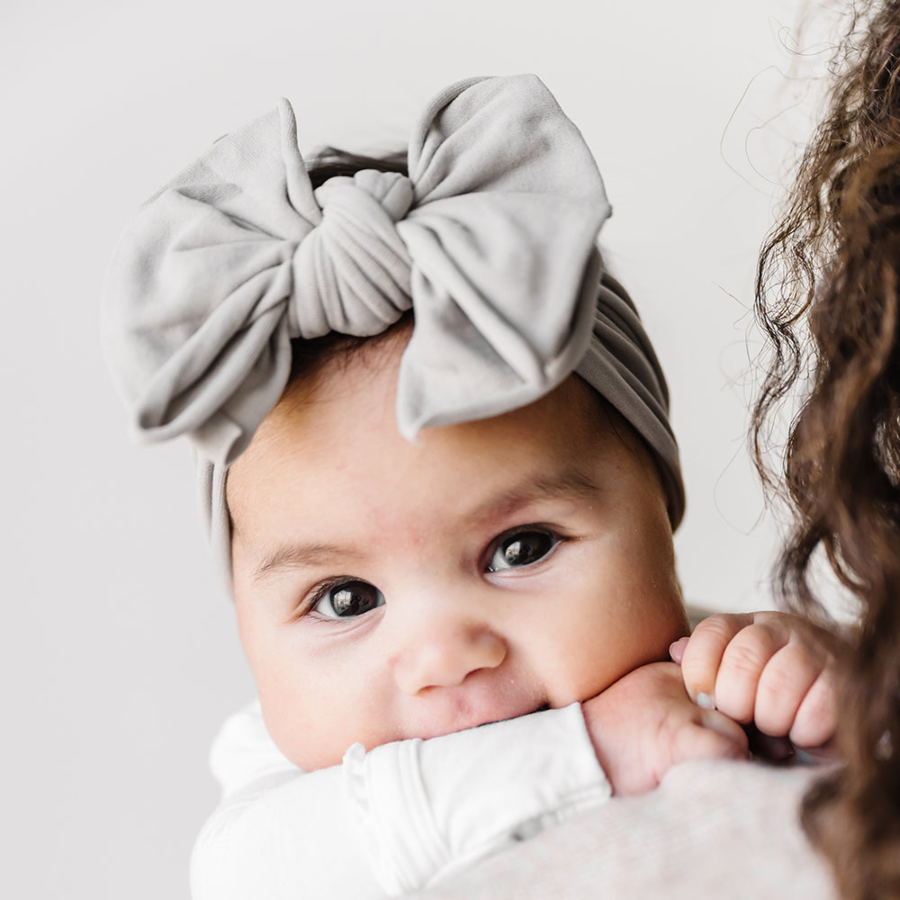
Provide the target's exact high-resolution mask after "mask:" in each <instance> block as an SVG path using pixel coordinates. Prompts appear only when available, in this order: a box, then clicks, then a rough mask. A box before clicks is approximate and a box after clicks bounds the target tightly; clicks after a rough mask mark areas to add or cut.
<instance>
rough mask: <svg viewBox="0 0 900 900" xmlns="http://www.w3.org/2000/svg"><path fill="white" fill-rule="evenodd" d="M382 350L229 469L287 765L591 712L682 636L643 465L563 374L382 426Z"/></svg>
mask: <svg viewBox="0 0 900 900" xmlns="http://www.w3.org/2000/svg"><path fill="white" fill-rule="evenodd" d="M404 343H405V338H404V337H403V336H402V335H401V336H400V337H396V336H392V337H389V338H387V339H386V340H384V341H382V342H379V343H378V344H376V345H375V346H374V349H372V350H370V349H369V347H368V346H367V347H366V348H364V350H363V352H362V353H361V354H360V355H359V356H356V357H353V358H351V360H350V361H349V362H344V361H342V362H340V363H338V364H335V363H329V364H326V365H325V367H324V368H323V369H322V370H321V371H320V373H319V375H318V376H317V377H316V378H315V379H314V380H313V381H312V382H311V383H310V382H306V383H304V384H302V385H301V386H300V387H297V388H294V389H293V390H292V391H291V392H290V393H289V394H288V396H287V397H286V398H285V399H284V400H283V401H282V402H281V403H280V404H279V406H278V407H277V408H276V410H275V411H274V412H273V413H272V414H271V415H270V416H269V418H268V419H267V420H266V421H265V423H264V424H263V426H262V427H261V428H260V430H259V432H258V433H257V435H256V437H255V438H254V441H253V444H252V445H251V447H250V449H249V450H248V451H247V452H246V453H245V454H244V456H242V457H241V458H240V459H239V460H238V462H237V463H236V464H235V465H234V466H233V468H232V470H231V473H230V475H229V482H228V499H229V505H230V508H231V511H232V515H233V519H234V539H233V559H234V592H235V601H236V605H237V614H238V625H239V629H240V635H241V641H242V643H243V646H244V650H245V652H246V654H247V658H248V660H249V663H250V666H251V669H252V670H253V674H254V676H255V679H256V684H257V687H258V690H259V697H260V700H261V703H262V709H263V715H264V718H265V721H266V725H267V727H268V729H269V732H270V733H271V735H272V738H273V739H274V741H275V742H276V744H277V745H278V747H279V748H280V749H281V751H282V752H283V753H284V754H285V755H286V756H287V757H288V758H289V759H290V760H291V761H292V762H294V763H295V764H296V765H298V766H300V767H301V768H303V769H307V770H310V769H317V768H321V767H323V766H329V765H334V764H337V763H339V762H340V761H341V757H342V756H343V754H344V752H345V751H346V750H347V748H348V747H349V746H350V745H351V744H353V743H355V742H357V741H358V742H361V743H362V744H363V745H365V747H366V748H367V749H371V748H373V747H376V746H378V745H380V744H384V743H387V742H389V741H395V740H400V739H404V738H413V737H419V738H429V737H434V736H437V735H441V734H446V733H448V732H452V731H459V730H461V729H464V728H470V727H473V726H475V725H480V724H483V723H486V722H492V721H496V720H499V719H507V718H511V717H514V716H520V715H524V714H526V713H529V712H532V711H534V710H537V709H540V708H543V707H560V706H565V705H567V704H569V703H572V702H574V701H576V700H586V699H588V698H590V697H593V696H594V695H596V694H597V693H599V692H600V691H602V690H603V689H604V688H606V687H607V686H608V685H610V684H611V683H612V682H614V681H616V680H617V679H618V678H620V677H621V676H622V675H624V674H625V673H627V672H629V671H631V670H632V669H634V668H636V667H637V666H640V665H642V664H644V663H647V662H651V661H654V660H658V659H664V658H666V656H667V648H668V645H669V643H670V642H671V641H673V640H675V639H677V638H678V637H680V636H682V635H683V634H685V633H686V623H685V618H684V610H683V606H682V602H681V595H680V590H679V586H678V582H677V578H676V575H675V566H674V554H673V549H672V535H671V529H670V527H669V520H668V517H667V514H666V505H665V500H664V496H663V492H662V489H661V487H660V483H659V478H658V475H657V473H656V470H655V467H654V465H653V462H652V461H651V459H650V457H649V454H648V453H647V451H646V450H645V449H644V448H643V446H642V445H641V444H640V442H639V441H638V440H637V439H636V438H635V437H634V436H633V435H632V434H631V432H630V430H629V429H628V428H627V426H625V425H624V424H623V423H622V421H621V420H619V419H618V418H616V419H612V418H611V417H609V416H607V415H605V414H604V413H603V412H602V411H601V410H600V409H599V404H598V402H597V399H596V398H595V397H594V396H593V395H592V393H591V391H590V389H589V388H588V387H587V386H586V385H585V384H584V383H583V382H582V381H581V380H580V379H578V378H577V377H572V378H570V379H569V380H568V381H566V382H565V383H564V384H563V385H562V386H561V387H559V388H558V389H557V390H555V391H554V392H553V393H551V394H550V395H548V396H547V397H545V398H543V399H542V400H540V401H538V402H537V403H535V404H533V405H531V406H529V407H526V408H524V409H521V410H517V411H515V412H511V413H508V414H506V415H502V416H498V417H496V418H493V419H488V420H485V421H481V422H471V423H466V424H463V425H455V426H451V427H448V428H439V429H428V430H426V431H424V432H423V433H422V434H421V435H420V443H419V444H418V445H412V444H410V443H408V442H407V441H406V440H404V438H402V437H401V436H400V434H399V433H398V431H397V425H396V418H395V413H394V397H395V385H396V381H397V366H398V364H399V356H400V352H401V351H402V348H403V345H404Z"/></svg>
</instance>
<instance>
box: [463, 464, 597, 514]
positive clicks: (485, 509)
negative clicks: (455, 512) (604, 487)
mask: <svg viewBox="0 0 900 900" xmlns="http://www.w3.org/2000/svg"><path fill="white" fill-rule="evenodd" d="M600 492H601V488H600V486H599V485H598V484H597V482H596V481H594V479H593V478H591V476H590V475H588V474H587V472H584V471H583V470H582V469H579V468H578V467H577V466H566V467H565V468H564V469H561V470H560V471H558V472H555V473H552V474H547V475H537V476H536V475H531V476H528V477H526V478H523V479H522V484H521V486H520V487H513V488H512V489H510V490H509V491H505V492H504V493H503V495H502V497H500V498H497V497H494V498H490V499H488V500H487V501H485V502H484V503H482V504H480V505H479V506H477V507H476V508H475V509H474V510H472V512H471V513H469V514H468V515H467V516H466V519H467V520H470V521H477V522H481V521H484V520H490V519H503V518H507V517H509V516H511V515H513V514H514V513H515V512H517V511H518V510H520V509H522V508H523V507H526V506H529V505H530V504H532V503H536V502H538V501H539V500H560V499H563V500H565V499H574V500H589V499H592V498H594V497H596V496H597V495H598V494H599V493H600Z"/></svg>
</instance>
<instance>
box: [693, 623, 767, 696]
mask: <svg viewBox="0 0 900 900" xmlns="http://www.w3.org/2000/svg"><path fill="white" fill-rule="evenodd" d="M752 622H753V616H752V615H749V614H731V613H728V614H720V615H716V616H710V617H709V618H708V619H704V620H703V621H702V622H701V623H700V624H699V625H698V626H697V627H696V628H695V629H694V633H693V634H692V635H691V637H690V640H688V642H687V646H684V647H683V649H682V647H679V648H678V650H679V652H680V653H681V676H682V678H683V679H684V686H685V687H686V688H687V692H688V695H689V696H690V698H691V700H693V701H694V702H695V703H697V704H699V705H700V706H703V707H707V708H708V707H711V706H715V691H716V675H717V673H718V671H719V665H720V663H721V662H722V656H723V654H724V653H725V648H726V647H727V646H728V644H729V643H730V642H731V640H732V639H733V638H734V636H735V635H736V634H737V633H738V632H739V631H740V630H741V629H742V628H746V627H747V626H748V625H750V624H752Z"/></svg>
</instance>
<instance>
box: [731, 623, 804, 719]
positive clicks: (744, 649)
mask: <svg viewBox="0 0 900 900" xmlns="http://www.w3.org/2000/svg"><path fill="white" fill-rule="evenodd" d="M789 640H790V629H789V628H786V627H785V628H781V627H779V626H778V624H777V623H775V624H774V625H773V623H770V622H766V621H763V622H754V623H753V624H752V625H748V626H747V627H746V628H743V629H742V630H741V631H740V633H739V634H737V635H735V636H734V638H732V640H731V642H730V643H729V644H728V646H727V647H726V648H725V652H724V653H723V654H722V661H721V663H720V665H719V671H718V674H717V675H716V686H715V698H716V708H717V709H720V710H721V711H722V712H724V713H725V715H727V716H730V717H731V718H732V719H735V720H736V721H738V722H741V723H743V724H745V725H746V724H747V723H749V722H752V721H753V717H754V712H755V709H756V695H757V690H758V686H759V680H760V677H761V675H762V673H763V671H764V670H765V668H766V666H767V665H768V663H769V661H770V660H771V659H772V657H773V656H774V655H775V654H776V653H777V652H778V651H779V650H781V648H782V647H784V646H785V644H787V643H788V641H789ZM807 687H808V685H807ZM795 708H796V707H795ZM757 725H759V723H758V722H757ZM760 730H763V731H764V730H765V729H763V728H760ZM767 733H770V732H767Z"/></svg>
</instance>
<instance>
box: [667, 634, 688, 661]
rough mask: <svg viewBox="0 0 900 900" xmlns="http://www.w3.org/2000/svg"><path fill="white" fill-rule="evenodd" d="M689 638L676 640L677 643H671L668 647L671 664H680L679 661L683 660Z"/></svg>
mask: <svg viewBox="0 0 900 900" xmlns="http://www.w3.org/2000/svg"><path fill="white" fill-rule="evenodd" d="M688 640H689V638H686V637H683V638H678V640H677V641H672V643H671V644H670V645H669V656H670V657H671V659H672V662H674V663H678V664H679V665H680V664H681V660H682V659H684V648H685V647H687V645H688Z"/></svg>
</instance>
